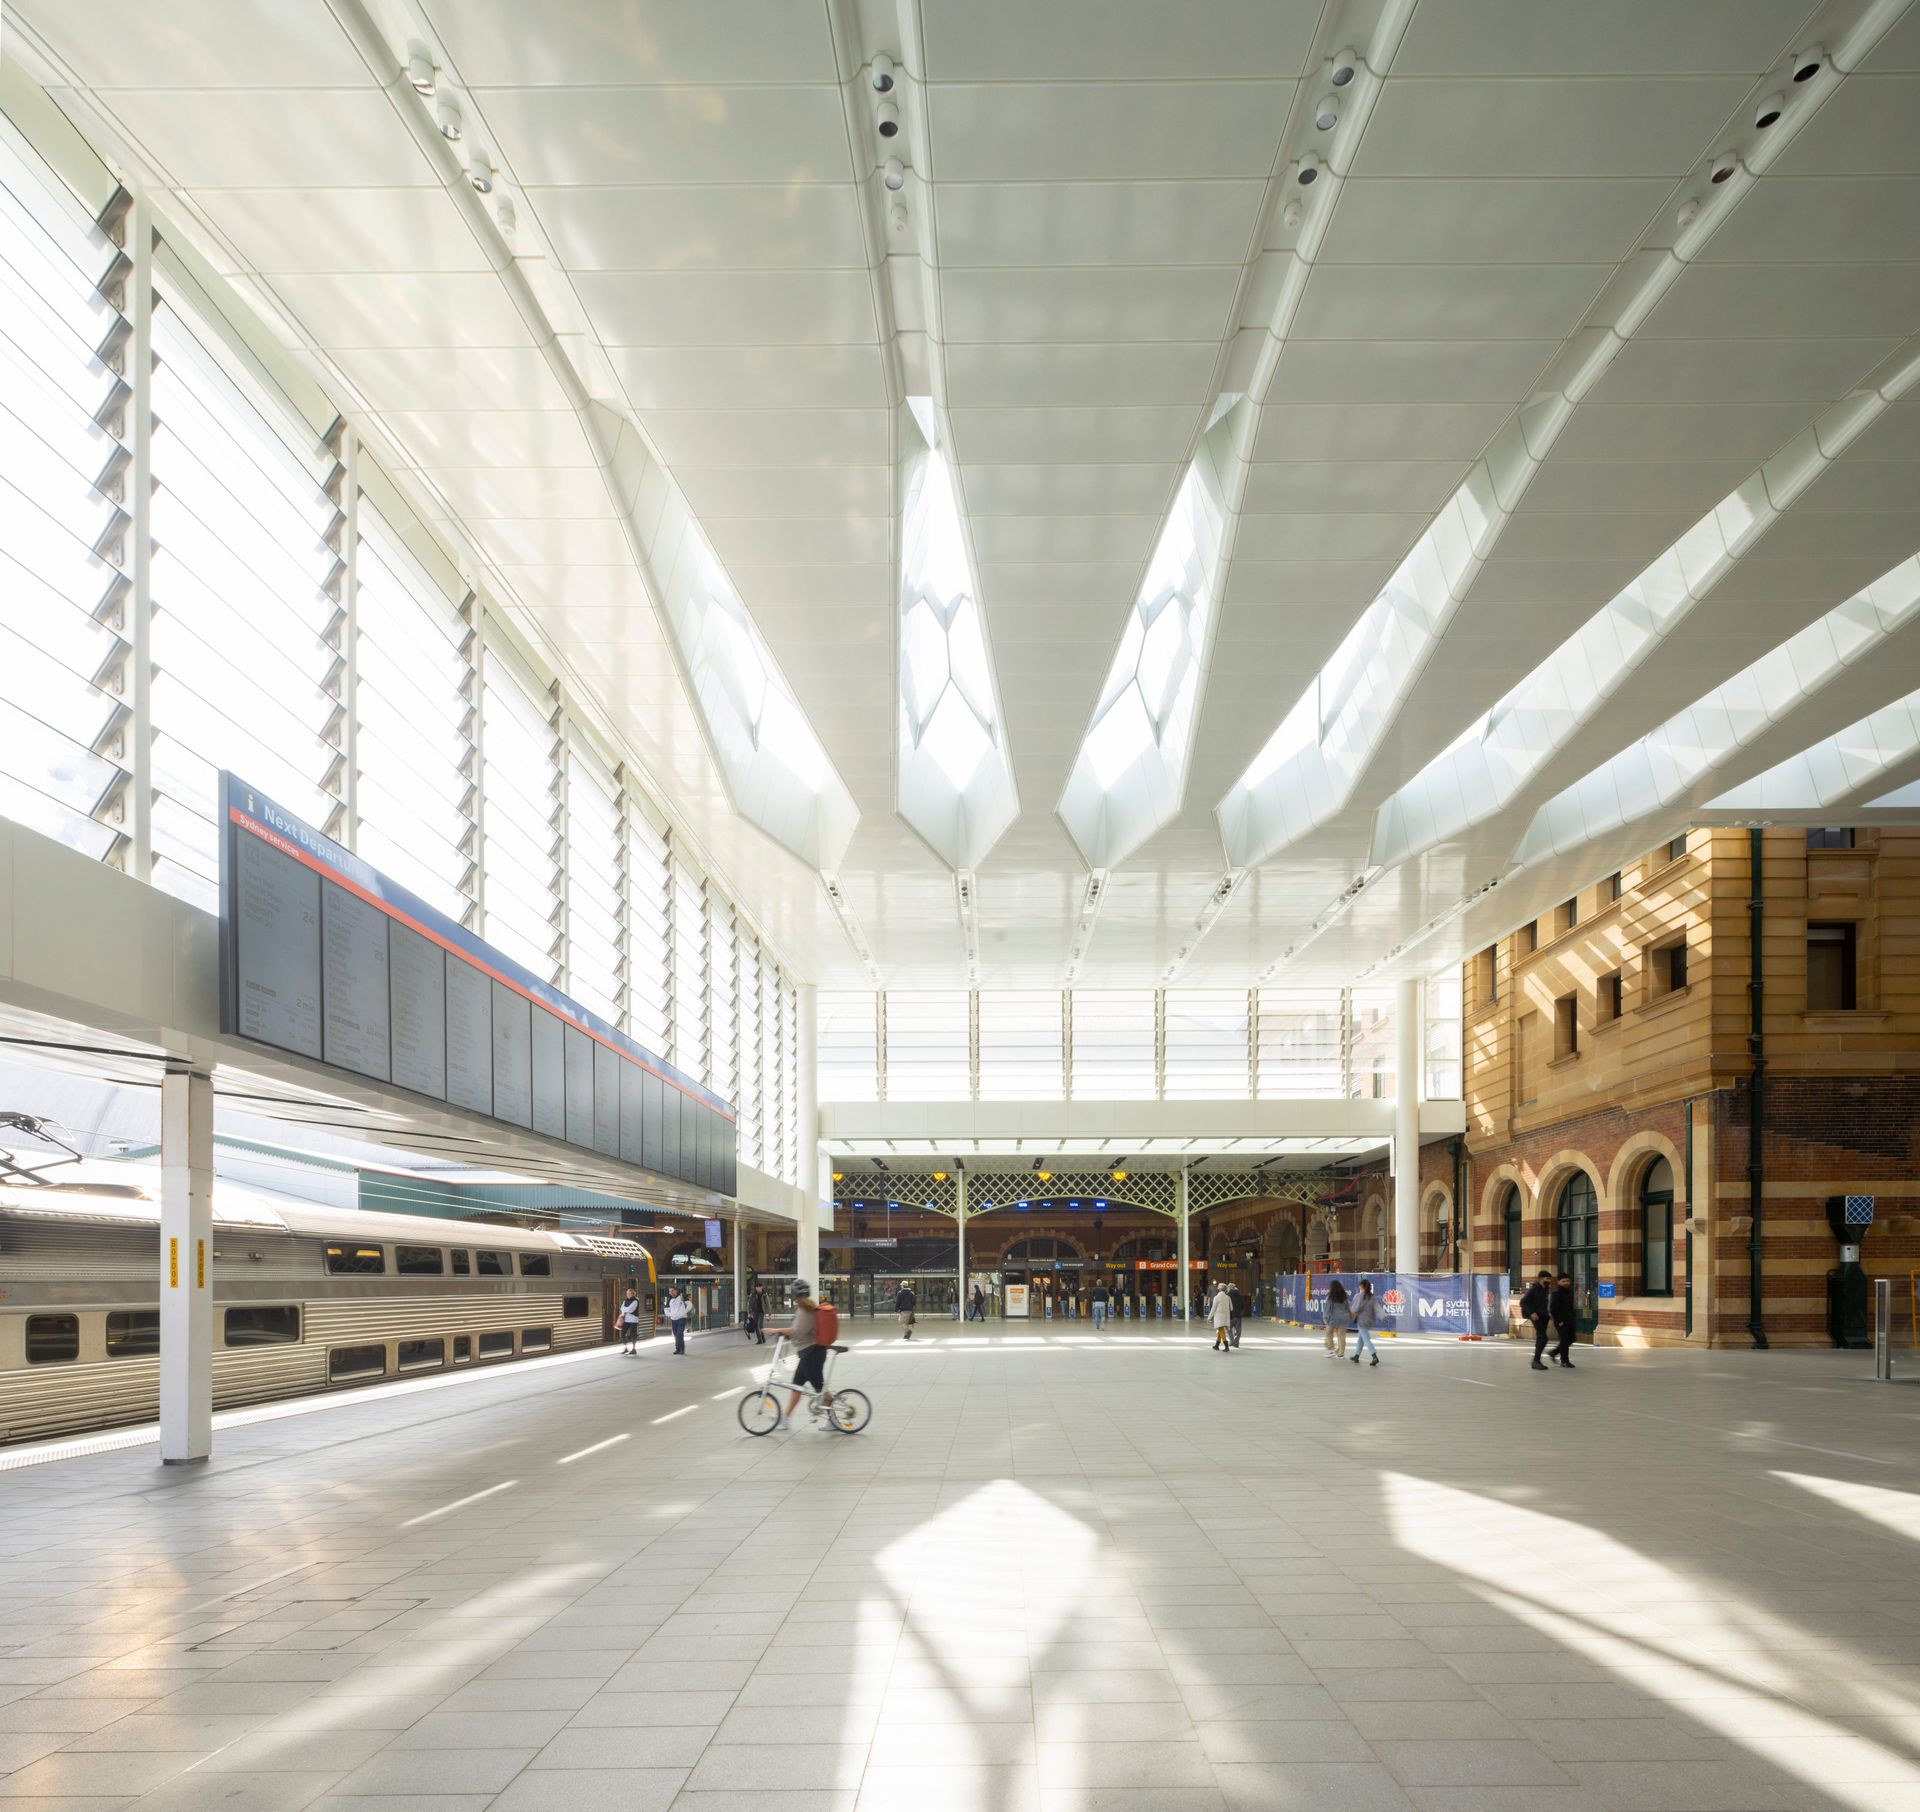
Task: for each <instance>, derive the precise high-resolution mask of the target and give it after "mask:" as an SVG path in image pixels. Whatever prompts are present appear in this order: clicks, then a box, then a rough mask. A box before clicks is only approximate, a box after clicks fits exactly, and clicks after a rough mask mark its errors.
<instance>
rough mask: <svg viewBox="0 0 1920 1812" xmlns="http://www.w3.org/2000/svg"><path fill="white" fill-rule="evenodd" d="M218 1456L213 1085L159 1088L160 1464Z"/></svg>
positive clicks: (174, 1081) (186, 1081)
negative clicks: (215, 1435) (215, 1429)
mask: <svg viewBox="0 0 1920 1812" xmlns="http://www.w3.org/2000/svg"><path fill="white" fill-rule="evenodd" d="M212 1452H213V1078H212V1077H211V1076H209V1075H206V1074H204V1073H203V1072H201V1071H198V1070H184V1069H170V1070H169V1071H168V1072H167V1073H166V1075H165V1076H164V1077H162V1079H161V1082H160V1457H161V1459H162V1460H163V1461H164V1462H165V1463H166V1464H167V1465H169V1466H183V1465H189V1464H192V1463H193V1462H195V1461H198V1460H204V1459H206V1458H208V1457H209V1456H210V1455H211V1454H212Z"/></svg>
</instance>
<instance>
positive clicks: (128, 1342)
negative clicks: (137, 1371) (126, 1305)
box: [107, 1309, 160, 1359]
mask: <svg viewBox="0 0 1920 1812" xmlns="http://www.w3.org/2000/svg"><path fill="white" fill-rule="evenodd" d="M159 1350H160V1311H159V1310H158V1309H115V1310H114V1311H113V1312H112V1313H111V1314H109V1315H108V1316H107V1357H108V1358H109V1359H151V1358H152V1357H153V1356H154V1354H155V1353H157V1352H159Z"/></svg>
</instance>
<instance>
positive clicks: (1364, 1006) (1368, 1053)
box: [1347, 988, 1394, 1101]
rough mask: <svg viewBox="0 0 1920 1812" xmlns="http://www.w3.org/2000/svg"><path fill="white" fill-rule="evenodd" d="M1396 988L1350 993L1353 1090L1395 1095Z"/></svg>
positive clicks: (1386, 1098)
mask: <svg viewBox="0 0 1920 1812" xmlns="http://www.w3.org/2000/svg"><path fill="white" fill-rule="evenodd" d="M1393 1017H1394V1015H1393V990H1392V989H1391V988H1354V989H1352V990H1350V993H1349V1005H1348V1021H1347V1048H1348V1064H1349V1066H1350V1069H1349V1073H1350V1074H1351V1076H1352V1078H1353V1086H1352V1092H1353V1093H1354V1094H1355V1095H1358V1096H1361V1097H1363V1098H1371V1097H1374V1096H1376V1095H1377V1096H1378V1098H1379V1099H1381V1100H1384V1101H1391V1100H1392V1099H1393V1090H1394V1075H1393V1066H1394V1046H1393V1040H1394V1031H1393Z"/></svg>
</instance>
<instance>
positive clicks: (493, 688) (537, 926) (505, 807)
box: [480, 639, 560, 980]
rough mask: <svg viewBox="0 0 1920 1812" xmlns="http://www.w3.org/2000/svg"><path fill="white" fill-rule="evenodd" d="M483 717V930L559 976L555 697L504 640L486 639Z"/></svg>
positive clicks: (547, 975) (543, 973)
mask: <svg viewBox="0 0 1920 1812" xmlns="http://www.w3.org/2000/svg"><path fill="white" fill-rule="evenodd" d="M480 716H481V732H480V733H481V745H480V746H481V749H482V751H483V759H482V762H481V775H480V790H481V796H482V805H481V810H482V813H483V818H482V827H483V830H484V833H485V834H484V837H483V839H482V845H481V848H482V861H483V863H484V865H485V869H486V904H487V909H486V915H485V929H484V932H483V935H484V936H485V937H486V938H487V939H488V940H489V941H493V942H500V943H501V944H502V947H503V948H510V949H511V952H512V954H513V955H514V956H516V957H517V958H518V959H519V960H520V961H521V962H524V963H525V964H526V966H527V967H528V968H529V969H531V970H532V971H533V972H534V973H535V974H536V975H538V976H539V977H540V978H541V979H542V980H552V979H554V977H555V975H556V972H557V969H558V965H557V963H556V962H555V960H554V947H555V944H556V942H557V934H556V932H555V929H554V927H555V922H556V921H557V919H558V916H559V911H560V864H559V860H558V855H557V852H556V849H555V845H556V843H557V841H558V833H557V831H556V829H555V817H556V814H557V812H558V809H559V792H558V783H559V749H558V746H557V745H558V740H559V739H558V736H557V734H556V732H555V729H554V726H553V723H552V721H551V716H552V703H551V699H550V697H549V696H547V695H546V694H545V690H544V688H541V687H540V686H539V684H538V682H537V681H536V680H535V679H534V678H533V676H532V675H531V674H529V673H528V672H527V670H526V667H525V665H524V663H523V662H522V661H521V660H520V658H519V657H518V655H516V654H515V653H514V652H513V651H512V650H511V649H510V648H508V647H507V646H506V644H505V643H504V642H499V643H496V642H495V641H493V640H491V639H490V640H489V641H488V643H487V651H486V668H485V683H484V685H483V686H482V687H481V700H480ZM507 940H510V944H509V942H508V941H507Z"/></svg>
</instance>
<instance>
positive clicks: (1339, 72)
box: [1333, 49, 1360, 88]
mask: <svg viewBox="0 0 1920 1812" xmlns="http://www.w3.org/2000/svg"><path fill="white" fill-rule="evenodd" d="M1359 72H1360V53H1359V52H1358V51H1357V50H1353V49H1347V50H1343V51H1340V52H1338V53H1337V54H1336V55H1335V57H1334V59H1333V85H1334V87H1336V88H1344V87H1346V85H1347V84H1348V83H1349V82H1351V81H1352V80H1353V78H1354V77H1355V76H1356V75H1358V74H1359Z"/></svg>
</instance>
